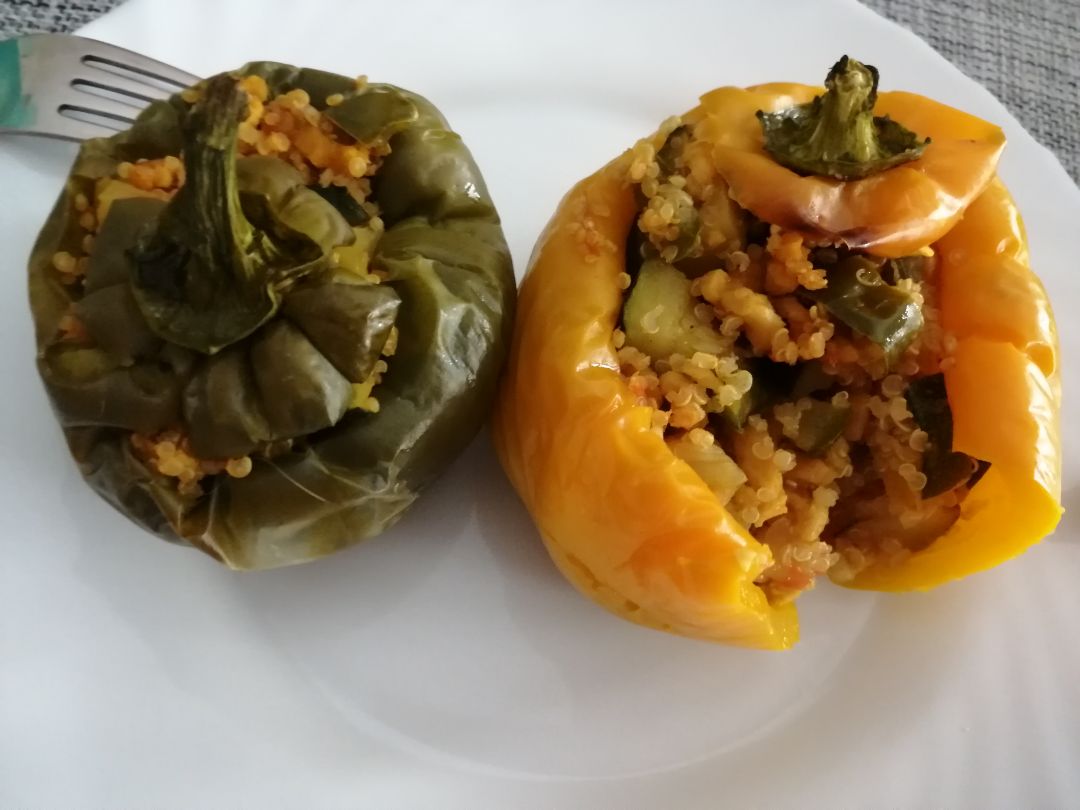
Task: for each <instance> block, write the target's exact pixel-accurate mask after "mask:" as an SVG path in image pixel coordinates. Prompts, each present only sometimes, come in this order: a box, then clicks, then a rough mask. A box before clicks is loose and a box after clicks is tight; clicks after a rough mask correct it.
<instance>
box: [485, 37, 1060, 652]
mask: <svg viewBox="0 0 1080 810" xmlns="http://www.w3.org/2000/svg"><path fill="white" fill-rule="evenodd" d="M877 83H878V75H877V71H876V70H874V69H873V68H872V67H869V66H865V65H862V64H860V63H859V62H857V61H855V60H853V59H848V58H847V57H845V58H844V59H842V60H840V62H838V63H837V64H836V65H835V66H834V67H833V69H832V71H831V72H830V73H829V76H828V78H827V80H826V87H825V90H824V92H823V91H822V88H820V87H809V86H804V85H794V84H770V85H762V86H758V87H751V88H748V89H740V88H734V87H725V88H721V89H718V90H715V91H713V92H711V93H709V94H707V95H705V96H704V97H703V98H702V99H701V103H700V105H699V106H698V107H696V108H695V109H693V110H691V111H690V112H689V113H687V114H686V115H683V116H681V117H678V118H673V119H669V120H668V121H666V122H665V123H664V124H663V125H662V126H661V128H660V130H659V131H658V132H657V133H656V134H654V135H653V136H650V137H649V138H646V139H644V140H642V141H640V142H639V143H638V144H637V145H636V146H635V147H634V148H633V149H631V150H629V151H628V152H627V153H625V154H623V155H622V156H621V157H619V158H618V159H616V160H615V161H613V162H612V163H611V164H609V165H607V166H605V167H604V168H602V169H601V170H600V171H599V172H597V173H596V174H594V175H593V176H591V177H589V178H587V179H586V180H584V181H582V182H581V183H579V184H578V185H577V186H576V187H575V188H574V189H573V190H572V191H571V192H570V193H569V194H568V195H567V197H566V198H565V199H564V200H563V202H562V204H561V206H560V207H559V209H558V211H557V213H556V214H555V217H554V219H553V220H552V221H551V223H550V225H549V226H548V228H547V230H546V232H545V233H544V235H543V236H542V238H541V241H540V244H539V246H538V248H537V250H536V252H535V254H534V259H533V263H532V266H531V268H530V270H529V273H528V275H527V277H526V279H525V281H524V284H523V286H522V289H521V292H520V299H519V314H518V318H517V322H516V328H515V336H514V342H513V347H512V350H511V361H510V366H509V370H508V373H507V375H506V377H505V379H504V382H503V386H502V391H501V394H500V400H499V404H498V407H497V411H496V421H495V440H496V447H497V450H498V452H499V455H500V458H501V460H502V462H503V465H504V466H505V468H506V470H507V472H508V473H509V475H510V478H511V480H512V481H513V483H514V485H515V487H516V488H517V490H518V492H519V493H520V494H521V497H522V499H523V500H524V502H525V504H526V506H527V507H528V509H529V510H530V512H531V513H532V515H533V518H534V519H535V521H536V523H537V525H538V527H539V530H540V533H541V535H542V537H543V539H544V542H545V544H546V545H547V548H548V550H549V551H550V553H551V556H552V557H553V559H554V560H555V562H556V564H557V565H558V566H559V568H560V569H561V570H562V571H563V573H564V574H565V575H566V576H567V577H568V578H569V579H570V580H571V581H572V582H573V583H574V584H575V585H576V586H577V587H578V588H579V589H580V590H581V591H583V592H584V593H585V594H587V595H588V596H590V597H591V598H593V599H594V600H596V601H597V602H599V603H600V604H601V605H603V606H604V607H606V608H608V609H609V610H611V611H613V612H614V613H616V614H618V615H621V616H623V617H625V618H627V619H630V620H631V621H634V622H638V623H640V624H643V625H647V626H650V627H654V628H657V629H661V630H666V631H670V632H674V633H679V634H682V635H687V636H693V637H697V638H702V639H708V640H713V641H722V642H727V643H732V644H739V645H745V646H751V647H763V648H772V649H783V648H787V647H790V646H791V645H792V644H793V643H794V642H795V641H796V640H797V638H798V621H797V618H796V613H795V607H794V603H793V600H794V598H795V597H796V596H797V595H798V594H800V593H801V592H803V591H805V590H807V589H808V588H810V587H812V586H813V584H814V582H815V580H816V578H818V577H820V576H827V577H828V578H830V579H831V580H833V581H834V582H837V583H839V584H842V585H846V586H850V587H854V588H866V589H874V590H888V591H901V590H913V589H925V588H930V587H933V586H936V585H939V584H941V583H943V582H946V581H949V580H952V579H956V578H958V577H963V576H966V575H968V574H971V573H974V572H976V571H980V570H983V569H986V568H989V567H991V566H993V565H997V564H998V563H1000V562H1002V561H1004V560H1006V559H1008V558H1010V557H1013V556H1015V555H1017V554H1019V553H1020V552H1022V551H1023V550H1024V549H1026V548H1027V547H1029V546H1030V545H1032V544H1033V543H1035V542H1037V541H1038V540H1039V539H1041V538H1043V537H1044V536H1046V535H1047V534H1048V533H1050V532H1051V531H1052V530H1053V529H1054V527H1055V525H1056V524H1057V521H1058V519H1059V517H1060V515H1061V507H1060V468H1061V456H1060V446H1059V445H1060V443H1059V434H1058V416H1059V411H1060V383H1059V372H1058V343H1057V336H1056V333H1055V327H1054V320H1053V316H1052V313H1051V310H1050V304H1049V302H1048V300H1047V297H1046V293H1045V292H1044V290H1043V287H1042V285H1041V283H1040V282H1039V280H1038V278H1037V277H1036V276H1035V275H1034V274H1033V273H1032V271H1031V270H1030V268H1029V266H1028V254H1027V247H1026V242H1025V235H1024V230H1023V226H1022V224H1021V220H1020V216H1019V213H1018V212H1017V210H1016V207H1015V206H1014V204H1013V202H1012V199H1011V198H1010V197H1009V194H1008V191H1007V190H1006V189H1005V187H1004V185H1003V184H1002V183H1001V181H1000V180H998V179H997V177H996V174H995V170H996V165H997V161H998V158H999V156H1000V153H1001V150H1002V148H1003V147H1004V136H1003V135H1002V133H1001V130H1000V129H998V128H997V127H996V126H993V125H992V124H989V123H987V122H985V121H982V120H980V119H978V118H975V117H973V116H970V115H967V114H965V113H963V112H960V111H958V110H954V109H951V108H949V107H946V106H944V105H941V104H938V103H937V102H934V101H931V100H929V99H926V98H923V97H921V96H917V95H912V94H909V93H901V92H890V93H882V94H880V95H879V94H878V93H877Z"/></svg>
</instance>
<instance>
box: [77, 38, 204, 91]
mask: <svg viewBox="0 0 1080 810" xmlns="http://www.w3.org/2000/svg"><path fill="white" fill-rule="evenodd" d="M85 41H86V42H87V43H91V44H92V45H93V47H94V50H93V51H89V50H88V51H87V53H86V54H85V55H84V56H83V57H82V60H81V61H82V63H83V64H84V65H87V66H88V67H96V68H98V69H100V70H104V71H105V72H107V73H109V74H111V75H114V76H115V75H117V74H118V72H119V71H123V73H125V74H128V75H130V76H132V78H135V79H136V80H138V79H139V78H141V79H142V80H143V81H145V80H146V79H155V80H157V81H158V82H162V83H164V84H167V85H171V88H170V89H171V91H172V92H175V91H176V90H183V89H184V88H185V87H190V86H191V85H193V84H195V83H196V82H197V81H199V77H198V76H194V75H192V74H191V73H186V72H184V71H183V70H180V69H179V68H174V67H172V66H171V65H166V64H165V63H164V62H159V61H158V60H156V59H151V58H149V57H147V56H143V55H142V54H138V53H135V52H134V51H128V50H125V49H124V48H117V47H115V46H114V45H106V43H104V42H98V41H97V40H95V39H88V40H85ZM110 68H111V69H110Z"/></svg>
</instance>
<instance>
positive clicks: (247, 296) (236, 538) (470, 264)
mask: <svg viewBox="0 0 1080 810" xmlns="http://www.w3.org/2000/svg"><path fill="white" fill-rule="evenodd" d="M29 289H30V302H31V308H32V311H33V317H34V324H35V329H36V340H37V360H38V368H39V370H40V373H41V377H42V379H43V380H44V383H45V387H46V390H47V392H48V395H49V398H50V400H51V402H52V405H53V407H54V410H55V412H56V414H57V417H58V418H59V421H60V423H61V426H62V427H63V430H64V433H65V435H66V438H67V441H68V445H69V447H70V449H71V452H72V455H73V456H74V458H75V460H76V462H77V463H78V465H79V467H80V469H81V471H82V473H83V475H84V476H85V478H86V480H87V481H88V482H89V483H90V485H91V486H92V487H93V488H94V489H95V490H96V491H97V492H98V493H99V494H100V495H101V496H102V497H104V498H105V499H106V500H107V501H108V502H109V503H111V504H112V505H113V506H114V507H116V508H117V509H118V510H119V511H120V512H122V513H123V514H125V515H126V516H127V517H129V518H130V519H131V520H133V521H134V522H135V523H137V524H139V525H140V526H142V527H144V528H145V529H147V530H149V531H151V532H153V533H154V534H156V535H158V536H159V537H161V538H164V539H166V540H170V541H173V542H179V543H184V544H189V545H191V546H194V547H195V548H198V549H200V550H202V551H205V552H206V553H208V554H210V555H212V556H213V557H215V558H216V559H218V560H220V561H221V562H223V563H225V564H226V565H228V566H230V567H233V568H239V569H258V568H272V567H276V566H282V565H289V564H293V563H299V562H304V561H307V560H311V559H315V558H317V557H322V556H324V555H327V554H330V553H332V552H334V551H337V550H338V549H341V548H343V547H345V546H348V545H351V544H353V543H356V542H358V541H360V540H362V539H365V538H367V537H371V536H373V535H375V534H378V533H379V532H381V531H382V530H383V529H385V528H387V527H388V526H390V525H391V524H393V523H394V522H395V521H396V520H397V519H398V518H399V517H400V516H401V515H402V513H403V512H404V511H405V510H406V509H407V508H408V507H409V505H410V504H411V503H412V502H413V501H414V500H415V499H416V498H417V496H418V494H419V493H420V491H421V490H422V489H423V487H424V486H425V485H426V484H428V483H429V482H431V481H432V480H433V479H434V478H435V477H436V476H437V475H438V474H439V473H440V472H441V471H442V469H443V468H445V467H446V465H447V464H448V463H449V462H450V460H451V459H453V458H454V456H455V455H457V454H458V452H460V451H461V450H462V449H463V447H464V446H465V445H466V444H467V443H468V442H469V440H470V439H471V437H472V436H473V435H474V434H475V433H476V431H477V430H478V429H479V427H480V425H481V424H482V422H483V420H484V419H485V416H486V414H487V411H488V408H489V405H490V401H491V399H492V397H493V395H494V391H495V382H496V378H497V376H498V373H499V370H500V367H501V365H502V362H503V355H504V345H505V341H506V337H507V334H508V330H509V328H510V325H511V323H510V322H511V317H512V311H513V304H514V279H513V273H512V269H511V265H510V255H509V251H508V249H507V247H506V243H505V240H504V237H503V234H502V230H501V228H500V224H499V218H498V215H497V213H496V211H495V208H494V206H493V204H492V201H491V198H490V196H489V194H488V192H487V189H486V187H485V185H484V181H483V179H482V178H481V176H480V172H479V171H478V169H477V167H476V165H475V163H474V162H473V159H472V157H471V156H470V154H469V152H468V150H467V149H466V147H465V145H464V144H463V143H462V140H461V138H460V137H459V136H458V135H456V134H455V133H454V132H452V131H450V129H449V127H448V125H447V123H446V121H445V120H444V119H443V117H442V116H441V115H440V113H439V112H438V111H437V110H436V109H435V107H434V106H432V105H431V104H430V103H429V102H428V101H426V100H425V99H423V98H421V97H420V96H417V95H415V94H413V93H410V92H408V91H405V90H401V89H399V88H397V87H393V86H391V85H386V84H368V83H367V82H366V81H365V80H364V79H362V78H361V79H352V78H346V77H344V76H338V75H334V74H330V73H325V72H322V71H317V70H308V69H299V68H295V67H292V66H289V65H282V64H276V63H270V62H257V63H251V64H248V65H246V66H245V67H243V68H241V69H240V70H239V71H237V72H235V73H229V74H221V75H219V76H215V77H214V78H211V79H209V80H207V81H205V82H202V83H200V84H198V85H196V86H195V87H192V88H190V89H188V90H185V91H184V92H182V93H180V94H178V95H177V96H174V97H172V98H171V99H169V100H168V101H163V102H158V103H154V104H152V105H151V106H150V107H148V108H147V109H146V110H145V111H144V112H143V113H142V114H141V115H140V116H139V118H138V120H137V121H136V122H135V123H134V125H133V126H132V127H131V128H130V129H129V130H127V131H125V132H122V133H120V134H118V135H116V136H113V137H111V138H103V139H96V140H91V141H87V142H85V143H84V144H83V145H82V148H81V149H80V151H79V154H78V157H77V158H76V160H75V164H74V166H73V168H72V170H71V173H70V176H69V177H68V180H67V183H66V186H65V188H64V191H63V193H62V194H61V196H60V199H59V201H58V202H57V204H56V207H55V208H54V210H53V212H52V214H51V215H50V216H49V218H48V221H47V222H46V224H45V226H44V228H43V230H42V232H41V234H40V236H39V237H38V240H37V244H36V246H35V248H34V250H33V253H32V256H31V259H30V275H29Z"/></svg>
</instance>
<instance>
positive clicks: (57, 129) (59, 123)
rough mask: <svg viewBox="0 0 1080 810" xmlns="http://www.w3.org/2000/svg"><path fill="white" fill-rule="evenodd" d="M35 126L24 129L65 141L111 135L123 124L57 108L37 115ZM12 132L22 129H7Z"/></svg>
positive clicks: (28, 132)
mask: <svg viewBox="0 0 1080 810" xmlns="http://www.w3.org/2000/svg"><path fill="white" fill-rule="evenodd" d="M36 124H37V126H36V127H35V129H34V131H32V132H31V131H26V134H30V135H43V136H45V137H47V138H60V139H62V140H66V141H85V140H89V139H90V138H104V137H108V136H109V135H112V134H113V133H114V132H116V131H117V129H119V128H122V127H123V126H125V124H123V122H120V121H113V122H112V126H110V125H109V123H107V122H106V120H105V119H100V118H99V119H96V120H95V119H93V118H92V117H90V116H87V117H80V118H76V117H73V116H71V115H63V114H61V113H60V111H59V110H49V111H47V112H43V113H41V114H40V115H39V116H38V119H37V122H36ZM9 132H11V133H13V134H19V133H21V132H24V130H18V129H15V130H9Z"/></svg>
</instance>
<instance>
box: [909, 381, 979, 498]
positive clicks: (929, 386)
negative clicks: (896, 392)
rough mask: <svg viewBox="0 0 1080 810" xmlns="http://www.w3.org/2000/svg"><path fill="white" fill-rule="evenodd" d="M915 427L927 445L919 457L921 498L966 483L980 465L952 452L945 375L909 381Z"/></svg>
mask: <svg viewBox="0 0 1080 810" xmlns="http://www.w3.org/2000/svg"><path fill="white" fill-rule="evenodd" d="M905 398H906V399H907V404H908V409H909V410H910V411H911V415H912V416H913V417H914V419H915V424H917V425H918V426H919V427H920V428H922V429H923V430H924V431H926V433H927V435H928V436H929V443H928V445H927V449H926V452H925V453H924V454H923V467H922V471H923V474H924V475H925V476H926V486H924V487H923V490H922V496H923V497H924V498H932V497H934V496H935V495H940V494H942V493H943V492H948V491H949V490H951V489H955V488H956V487H958V486H961V485H963V484H965V483H967V482H968V481H969V480H970V479H971V478H972V476H973V475H974V474H975V472H976V470H977V469H978V468H979V466H980V462H978V461H977V460H976V459H974V458H972V457H971V456H969V455H967V454H966V453H960V452H957V451H955V450H953V449H952V438H953V421H952V409H951V408H950V407H949V398H948V394H947V392H946V390H945V375H944V374H931V375H929V376H927V377H920V378H919V379H917V380H914V381H912V382H911V383H910V384H909V385H908V388H907V392H906V393H905Z"/></svg>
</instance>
